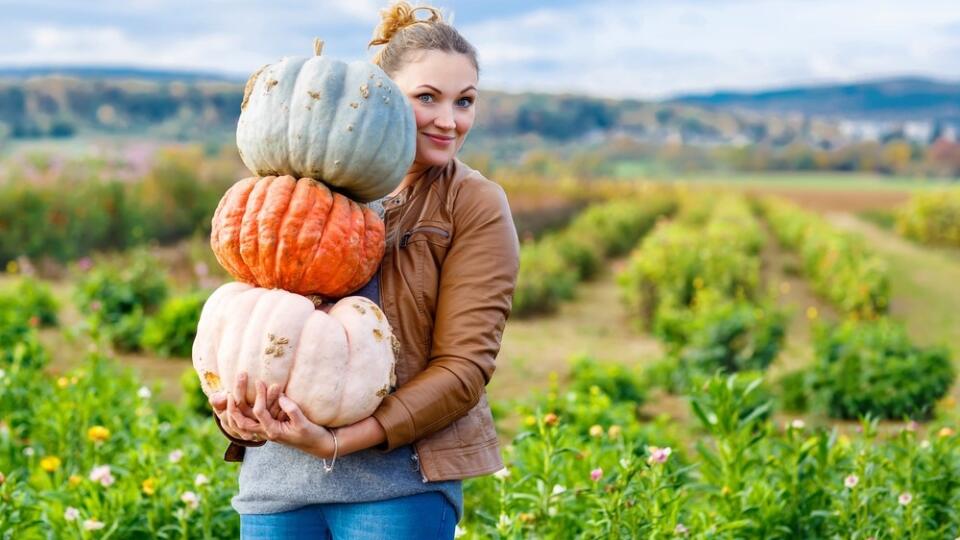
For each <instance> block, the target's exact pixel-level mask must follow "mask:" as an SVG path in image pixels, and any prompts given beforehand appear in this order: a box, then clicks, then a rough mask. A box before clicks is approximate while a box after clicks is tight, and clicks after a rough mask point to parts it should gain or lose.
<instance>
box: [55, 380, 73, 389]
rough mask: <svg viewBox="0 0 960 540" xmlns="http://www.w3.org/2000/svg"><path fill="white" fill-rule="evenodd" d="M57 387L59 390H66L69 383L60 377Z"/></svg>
mask: <svg viewBox="0 0 960 540" xmlns="http://www.w3.org/2000/svg"><path fill="white" fill-rule="evenodd" d="M57 386H59V387H60V388H66V387H68V386H70V381H69V380H68V379H67V378H66V377H60V378H59V379H57Z"/></svg>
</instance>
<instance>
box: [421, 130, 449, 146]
mask: <svg viewBox="0 0 960 540" xmlns="http://www.w3.org/2000/svg"><path fill="white" fill-rule="evenodd" d="M423 135H424V136H426V138H427V140H429V141H430V142H432V143H433V144H435V145H437V146H441V147H443V148H446V147H448V146H450V145H451V144H453V141H454V140H456V137H453V136H451V135H435V134H433V133H424V134H423Z"/></svg>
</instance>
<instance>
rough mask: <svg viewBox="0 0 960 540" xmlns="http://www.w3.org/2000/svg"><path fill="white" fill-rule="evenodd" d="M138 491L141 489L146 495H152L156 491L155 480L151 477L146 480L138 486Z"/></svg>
mask: <svg viewBox="0 0 960 540" xmlns="http://www.w3.org/2000/svg"><path fill="white" fill-rule="evenodd" d="M140 489H142V490H143V493H144V494H146V495H153V494H154V493H155V492H156V490H157V479H156V478H154V477H152V476H151V477H150V478H147V479H146V480H144V481H143V483H142V484H140Z"/></svg>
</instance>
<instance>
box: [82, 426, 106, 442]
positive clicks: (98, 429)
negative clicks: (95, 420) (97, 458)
mask: <svg viewBox="0 0 960 540" xmlns="http://www.w3.org/2000/svg"><path fill="white" fill-rule="evenodd" d="M87 438H88V439H90V440H91V441H93V442H96V443H101V442H103V441H105V440H107V439H109V438H110V430H109V429H107V428H105V427H103V426H93V427H91V428H90V429H88V430H87Z"/></svg>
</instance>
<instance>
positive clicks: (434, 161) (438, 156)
mask: <svg viewBox="0 0 960 540" xmlns="http://www.w3.org/2000/svg"><path fill="white" fill-rule="evenodd" d="M451 159H453V155H452V154H451V153H449V152H424V153H422V154H417V159H416V162H417V163H419V164H421V165H426V166H428V167H439V166H442V165H446V164H447V163H449V162H450V160H451Z"/></svg>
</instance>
